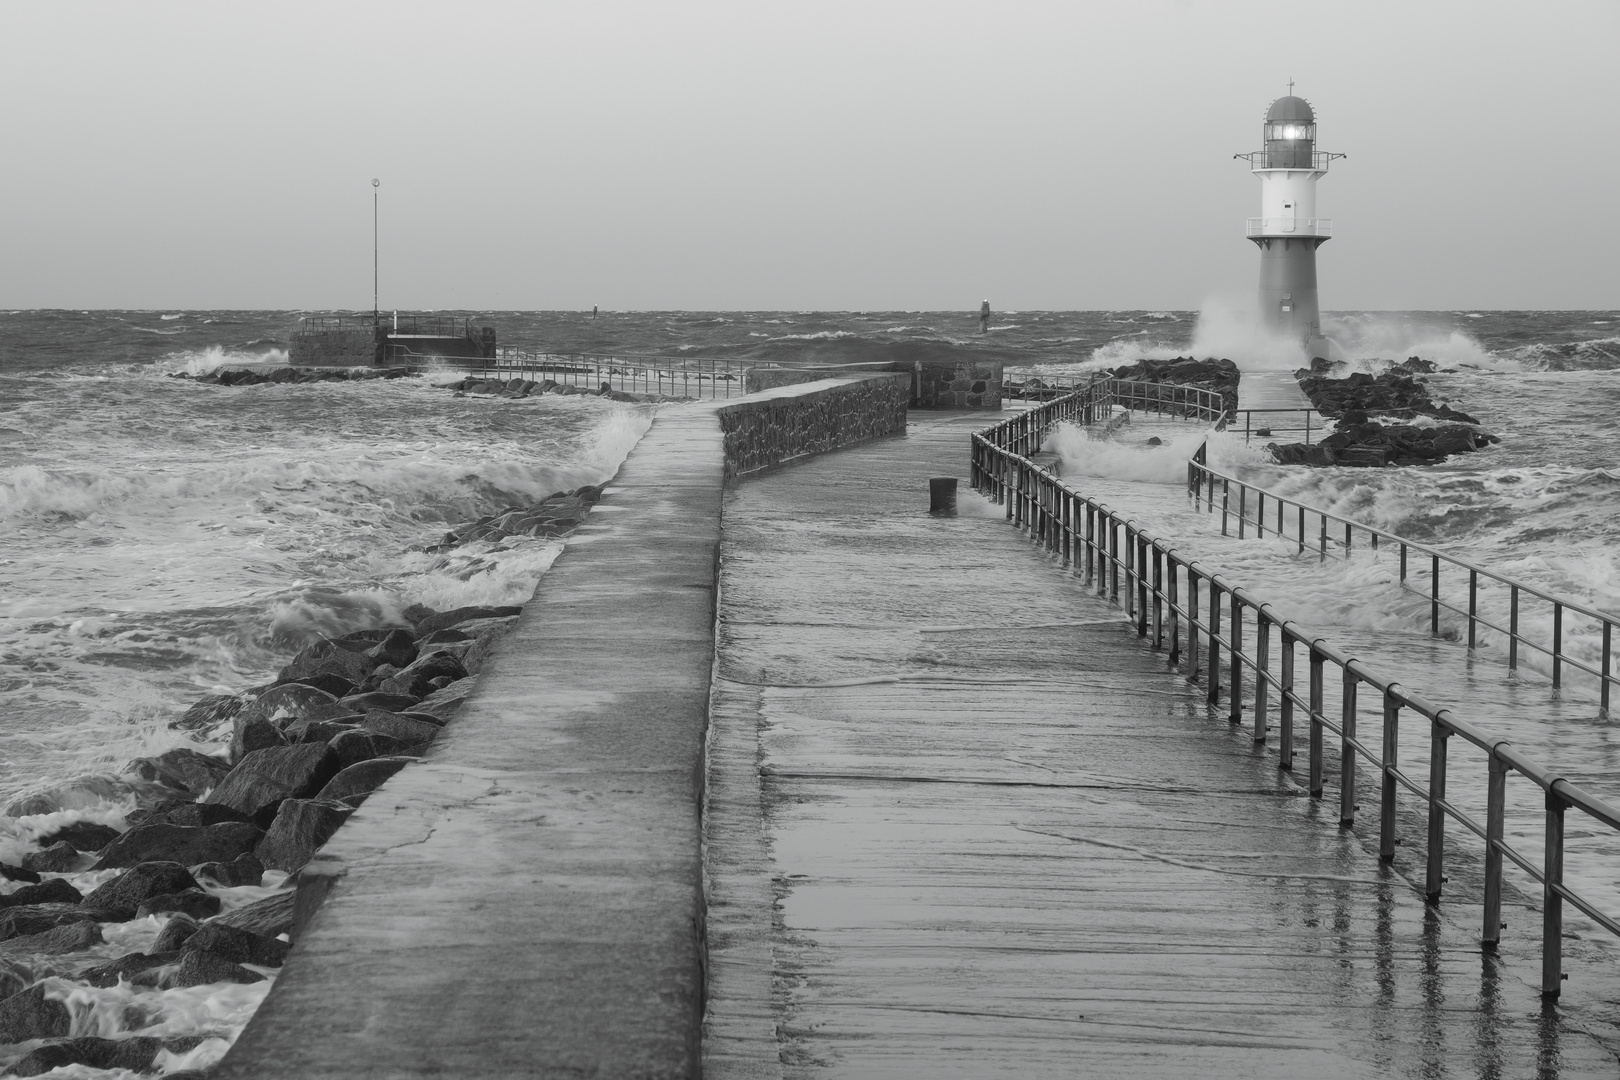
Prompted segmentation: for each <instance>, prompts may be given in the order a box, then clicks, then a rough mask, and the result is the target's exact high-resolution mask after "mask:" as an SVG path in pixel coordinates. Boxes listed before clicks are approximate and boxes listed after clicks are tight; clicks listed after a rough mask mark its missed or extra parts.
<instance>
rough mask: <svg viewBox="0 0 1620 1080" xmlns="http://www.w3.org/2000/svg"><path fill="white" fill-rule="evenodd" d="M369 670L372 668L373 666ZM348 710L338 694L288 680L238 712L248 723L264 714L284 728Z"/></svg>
mask: <svg viewBox="0 0 1620 1080" xmlns="http://www.w3.org/2000/svg"><path fill="white" fill-rule="evenodd" d="M348 655H357V654H348ZM367 671H368V672H369V671H370V668H369V667H368V668H367ZM361 678H362V679H363V678H365V676H364V675H362V676H361ZM350 681H358V680H350ZM347 711H348V710H346V709H344V708H343V707H342V706H341V705H339V704H338V699H337V698H335V697H333V696H332V695H331V694H328V693H327V692H326V691H325V690H321V689H318V688H316V687H313V686H308V685H306V684H304V683H298V682H284V683H279V684H278V685H276V686H272V687H271V688H270V689H268V690H266V691H265V692H264V693H262V694H260V695H259V697H258V700H256V701H254V702H253V704H251V705H249V706H248V707H247V708H245V709H243V710H242V711H241V712H240V713H239V714H238V715H237V717H236V722H237V723H246V722H248V721H250V720H254V719H260V718H262V719H265V720H270V721H273V722H274V723H275V725H276V727H277V728H278V729H280V728H285V727H286V726H287V725H288V724H289V723H291V722H292V721H294V720H328V719H330V718H332V717H334V716H342V715H343V714H344V713H345V712H347Z"/></svg>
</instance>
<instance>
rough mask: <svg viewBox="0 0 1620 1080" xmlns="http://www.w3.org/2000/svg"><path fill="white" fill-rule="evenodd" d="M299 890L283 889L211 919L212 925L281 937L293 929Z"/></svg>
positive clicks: (210, 923)
mask: <svg viewBox="0 0 1620 1080" xmlns="http://www.w3.org/2000/svg"><path fill="white" fill-rule="evenodd" d="M297 895H298V894H297V892H296V891H294V890H292V889H283V890H282V891H281V892H278V893H272V894H271V895H269V896H267V897H265V898H264V899H263V900H255V901H254V902H253V903H251V904H245V905H243V906H242V907H239V908H237V909H236V910H235V911H227V912H226V913H225V914H223V915H220V916H218V917H216V918H214V919H212V920H210V921H209V924H208V925H210V926H234V927H237V928H239V929H242V930H251V931H252V932H253V933H255V934H259V935H261V936H263V937H279V936H280V935H282V934H285V933H287V932H288V931H289V930H291V929H292V924H293V905H294V902H295V900H296V899H297Z"/></svg>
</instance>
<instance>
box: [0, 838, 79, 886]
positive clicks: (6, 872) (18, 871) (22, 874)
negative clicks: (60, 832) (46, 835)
mask: <svg viewBox="0 0 1620 1080" xmlns="http://www.w3.org/2000/svg"><path fill="white" fill-rule="evenodd" d="M66 842H67V841H65V840H64V841H62V843H66ZM74 850H75V851H76V850H78V849H77V848H75V849H74ZM0 877H3V878H5V879H6V880H7V881H26V882H28V883H29V884H30V885H38V884H39V874H38V873H36V872H35V871H33V870H26V869H24V868H23V867H21V866H12V865H11V864H10V863H3V862H0Z"/></svg>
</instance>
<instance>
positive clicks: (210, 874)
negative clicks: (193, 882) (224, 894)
mask: <svg viewBox="0 0 1620 1080" xmlns="http://www.w3.org/2000/svg"><path fill="white" fill-rule="evenodd" d="M192 876H194V877H198V878H204V877H206V878H208V879H209V880H210V881H213V882H214V883H216V884H219V885H223V886H225V887H226V888H228V889H234V888H237V887H238V886H241V885H255V886H256V885H259V884H260V883H261V882H263V881H264V864H263V863H261V862H260V861H259V857H258V856H257V855H255V854H253V852H251V851H247V852H243V853H242V854H240V855H238V856H237V857H236V858H234V859H232V860H231V861H230V862H210V863H203V864H202V865H201V866H198V867H197V868H196V869H194V870H193V871H192Z"/></svg>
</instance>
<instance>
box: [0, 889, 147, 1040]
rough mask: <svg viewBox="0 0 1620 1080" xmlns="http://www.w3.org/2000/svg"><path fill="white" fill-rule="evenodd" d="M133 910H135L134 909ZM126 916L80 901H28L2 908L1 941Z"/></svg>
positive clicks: (115, 920) (0, 920) (119, 920)
mask: <svg viewBox="0 0 1620 1080" xmlns="http://www.w3.org/2000/svg"><path fill="white" fill-rule="evenodd" d="M130 914H134V912H133V909H131V911H130ZM127 918H129V915H125V914H124V913H123V912H121V911H105V910H102V909H100V908H92V907H88V906H84V905H80V904H27V905H24V906H22V907H13V908H5V909H4V910H0V941H10V940H11V939H12V938H20V937H28V936H30V935H33V934H43V933H45V932H46V931H49V930H55V929H56V928H57V927H59V926H67V925H69V924H71V923H80V922H97V923H101V922H122V921H124V920H125V919H127ZM3 1041H4V1040H0V1042H3Z"/></svg>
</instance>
